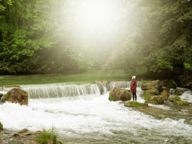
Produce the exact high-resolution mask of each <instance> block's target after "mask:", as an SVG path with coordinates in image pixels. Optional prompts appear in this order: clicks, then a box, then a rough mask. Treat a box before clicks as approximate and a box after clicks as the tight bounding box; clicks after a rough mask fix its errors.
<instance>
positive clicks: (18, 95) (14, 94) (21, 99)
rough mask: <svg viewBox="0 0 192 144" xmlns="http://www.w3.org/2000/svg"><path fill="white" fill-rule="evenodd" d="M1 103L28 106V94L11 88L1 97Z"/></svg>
mask: <svg viewBox="0 0 192 144" xmlns="http://www.w3.org/2000/svg"><path fill="white" fill-rule="evenodd" d="M1 101H2V102H6V101H8V102H12V103H19V104H20V105H28V94H27V92H26V91H24V90H22V89H20V88H13V89H11V90H10V91H8V92H7V94H5V95H4V96H3V97H2V99H1Z"/></svg>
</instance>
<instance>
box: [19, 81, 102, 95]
mask: <svg viewBox="0 0 192 144" xmlns="http://www.w3.org/2000/svg"><path fill="white" fill-rule="evenodd" d="M21 88H22V89H23V90H25V91H27V92H28V94H29V97H30V98H58V97H67V96H83V95H98V94H100V91H99V88H98V86H97V85H96V84H82V85H77V84H44V85H25V86H21Z"/></svg>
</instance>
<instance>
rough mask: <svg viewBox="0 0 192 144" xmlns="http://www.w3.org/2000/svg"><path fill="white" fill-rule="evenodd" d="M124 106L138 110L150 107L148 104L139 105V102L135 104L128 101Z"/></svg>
mask: <svg viewBox="0 0 192 144" xmlns="http://www.w3.org/2000/svg"><path fill="white" fill-rule="evenodd" d="M124 106H126V107H136V108H139V107H142V108H143V107H148V104H147V103H139V102H134V101H127V102H125V103H124Z"/></svg>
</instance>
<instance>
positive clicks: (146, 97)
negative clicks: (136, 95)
mask: <svg viewBox="0 0 192 144" xmlns="http://www.w3.org/2000/svg"><path fill="white" fill-rule="evenodd" d="M151 96H152V95H151V94H150V93H148V92H147V91H144V93H143V98H144V100H145V101H149V100H150V99H151Z"/></svg>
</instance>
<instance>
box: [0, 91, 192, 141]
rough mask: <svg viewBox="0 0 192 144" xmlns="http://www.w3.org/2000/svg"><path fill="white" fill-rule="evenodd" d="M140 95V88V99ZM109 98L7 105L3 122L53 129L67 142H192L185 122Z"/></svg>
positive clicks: (10, 125)
mask: <svg viewBox="0 0 192 144" xmlns="http://www.w3.org/2000/svg"><path fill="white" fill-rule="evenodd" d="M140 92H141V90H140V88H138V95H139V93H140ZM108 95H109V93H106V94H104V95H100V94H98V93H96V94H88V95H78V96H68V97H57V98H54V97H52V98H46V99H43V98H38V99H37V98H36V99H30V101H29V106H28V107H27V106H20V105H17V104H11V103H5V104H3V105H0V121H1V122H2V123H3V125H4V127H5V128H6V129H11V130H21V129H23V128H28V129H30V130H42V129H54V130H55V131H56V132H58V133H59V134H61V135H62V136H63V137H64V138H65V139H67V140H69V141H74V142H78V143H80V142H82V143H94V140H95V142H96V141H100V140H102V139H105V140H106V143H115V142H125V143H130V142H131V141H130V140H133V141H135V142H136V141H139V143H144V142H145V143H146V142H150V141H151V140H152V141H153V142H154V141H157V142H165V143H166V142H172V140H173V141H175V142H176V141H177V139H178V138H180V140H182V142H186V143H190V142H192V138H191V135H192V126H191V125H187V124H185V123H184V120H179V121H176V120H171V119H164V120H157V119H154V118H153V117H151V116H148V115H145V114H143V113H140V112H137V111H134V110H133V109H131V108H127V107H124V106H123V104H122V103H120V102H110V101H109V100H108ZM152 137H153V138H152ZM170 139H172V140H171V141H169V140H170ZM101 143H104V142H103V141H101Z"/></svg>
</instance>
